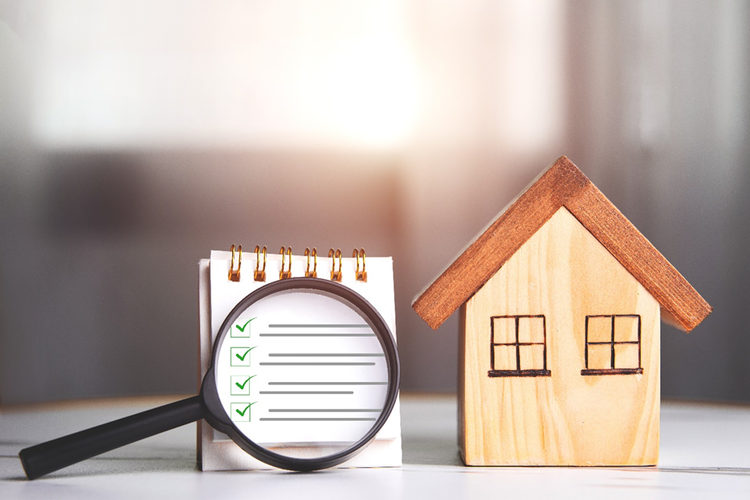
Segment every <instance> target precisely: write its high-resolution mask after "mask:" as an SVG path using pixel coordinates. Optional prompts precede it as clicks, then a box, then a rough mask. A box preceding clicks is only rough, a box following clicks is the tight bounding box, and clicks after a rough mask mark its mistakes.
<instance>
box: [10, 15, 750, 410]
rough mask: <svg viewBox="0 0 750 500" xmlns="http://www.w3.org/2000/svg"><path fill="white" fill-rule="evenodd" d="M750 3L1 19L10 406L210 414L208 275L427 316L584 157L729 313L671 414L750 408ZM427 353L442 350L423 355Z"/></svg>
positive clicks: (432, 366) (406, 328)
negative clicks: (371, 297)
mask: <svg viewBox="0 0 750 500" xmlns="http://www.w3.org/2000/svg"><path fill="white" fill-rule="evenodd" d="M749 138H750V2H746V1H738V0H721V1H708V0H706V1H680V2H676V1H675V2H672V1H667V0H635V1H611V2H599V1H595V0H592V1H576V0H567V1H566V0H547V1H524V0H512V1H505V2H498V1H490V0H474V1H465V0H462V1H458V0H400V1H399V0H372V1H353V0H338V1H336V0H317V1H315V2H310V1H307V0H281V1H279V0H275V1H273V2H271V1H268V0H263V1H260V0H254V1H250V0H245V1H240V0H218V1H211V2H204V1H197V0H196V1H184V0H181V1H176V0H148V1H146V0H24V1H21V0H0V403H1V404H4V405H8V404H24V403H33V402H41V401H50V400H62V399H72V398H98V397H111V396H125V395H144V394H177V393H193V392H194V391H195V390H196V371H197V349H198V348H197V323H198V321H197V318H198V312H197V283H198V267H197V263H198V260H199V259H201V258H205V257H208V256H209V252H210V250H211V249H228V248H229V246H230V244H232V243H243V244H244V245H245V247H246V248H247V247H250V248H253V247H254V246H255V245H256V244H260V245H267V246H268V247H269V248H270V249H272V250H273V249H274V248H278V247H279V246H281V245H291V246H292V247H293V248H294V249H295V251H301V250H303V249H304V248H305V247H306V246H310V247H312V246H317V247H318V249H327V248H329V247H341V248H342V249H351V248H354V247H355V246H363V247H365V248H366V249H367V254H368V255H373V256H375V255H392V256H393V257H394V260H395V272H396V274H395V280H396V284H395V286H396V312H397V324H398V336H399V348H400V352H401V357H402V364H403V370H404V374H403V384H402V389H403V390H404V391H408V392H453V391H455V390H456V374H457V355H456V352H457V344H458V340H457V338H458V326H457V318H456V315H454V317H452V318H451V319H450V320H448V321H447V322H446V323H445V324H444V325H443V326H442V327H441V328H440V329H439V330H438V331H436V332H433V331H432V330H430V329H429V328H428V327H427V326H426V325H425V324H424V323H423V322H422V321H421V319H420V318H419V317H418V316H417V315H416V314H415V313H414V312H413V311H412V310H411V307H410V304H411V301H412V299H413V298H414V297H415V295H416V294H417V293H418V292H419V291H420V290H421V289H422V288H423V287H424V286H426V285H427V284H428V283H430V282H431V280H432V279H433V278H434V277H436V276H437V274H438V273H439V272H440V271H441V270H442V269H443V268H444V267H445V266H446V265H447V264H448V263H450V262H451V261H452V259H453V257H455V256H456V255H457V253H458V252H459V251H460V250H461V249H462V248H463V247H464V245H466V244H467V243H468V242H469V240H470V239H472V238H473V237H474V236H475V235H476V234H477V233H478V232H479V230H480V229H481V228H482V227H484V225H485V224H487V223H488V222H489V221H490V220H492V219H493V217H494V216H495V215H496V214H497V213H498V212H499V211H500V210H501V209H502V208H503V207H504V206H505V205H506V204H507V203H508V202H509V201H510V200H511V199H513V198H514V197H515V196H516V195H517V194H518V193H519V192H520V191H521V190H522V189H523V188H524V187H525V186H526V185H527V184H528V183H529V182H530V181H531V180H532V179H533V178H534V177H535V176H536V175H537V174H538V173H539V172H540V171H542V170H543V169H544V168H545V167H546V166H548V165H549V164H550V163H552V162H553V161H554V160H555V159H556V158H557V157H558V156H560V155H562V154H565V155H567V156H568V157H569V158H570V159H571V160H572V161H573V162H575V163H576V164H577V165H578V166H579V167H580V168H581V169H582V170H583V171H584V172H585V173H586V174H587V175H588V176H589V177H590V178H591V179H592V180H593V181H594V183H595V184H596V185H597V186H598V187H599V188H600V189H601V190H602V191H603V192H604V194H605V195H606V196H607V197H609V198H610V200H612V202H613V203H614V204H615V205H617V206H618V207H619V208H620V210H621V211H622V212H623V213H624V214H625V215H626V216H627V217H628V218H629V219H630V220H631V221H632V222H633V223H634V224H635V225H636V226H637V227H638V228H639V229H640V230H641V232H642V233H644V234H645V236H646V237H647V238H648V239H649V240H651V242H652V243H653V244H654V245H655V246H656V247H657V248H658V249H659V250H660V251H661V252H662V253H663V254H664V255H665V256H666V257H667V259H669V260H670V262H672V264H673V265H674V266H675V267H676V268H677V269H678V270H679V271H680V272H681V273H682V274H683V275H684V276H685V277H686V278H687V279H688V280H689V281H690V282H691V283H692V284H693V285H694V286H695V288H696V289H697V290H698V291H699V292H700V293H701V294H702V295H703V296H704V297H705V298H706V300H707V301H708V302H709V303H711V305H713V306H714V308H715V312H714V313H713V314H712V315H711V316H709V318H708V319H707V320H706V321H705V322H704V323H703V324H701V325H700V326H699V327H698V328H697V329H696V330H695V331H694V332H692V333H691V334H689V335H685V334H684V333H681V332H678V331H677V330H674V329H672V328H671V327H668V326H666V325H664V326H663V335H662V346H663V348H662V361H663V370H662V392H663V396H664V397H667V398H689V399H710V400H730V401H750V368H749V367H748V365H749V364H750V363H748V360H749V359H750V327H748V322H747V316H746V312H747V311H748V309H749V308H750V259H748V257H747V255H748V245H749V244H750V223H748V220H749V218H750V196H748V192H750V141H749V140H748V139H749ZM425 346H429V348H425Z"/></svg>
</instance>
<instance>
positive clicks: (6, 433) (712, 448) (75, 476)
mask: <svg viewBox="0 0 750 500" xmlns="http://www.w3.org/2000/svg"><path fill="white" fill-rule="evenodd" d="M175 399H176V398H175V397H172V398H164V397H160V398H139V399H123V400H100V401H83V402H70V403H58V404H50V405H39V406H28V407H19V408H11V409H8V408H5V409H2V410H0V498H3V499H6V498H19V499H37V498H38V499H42V498H44V499H49V498H55V499H62V500H65V499H68V498H136V497H137V498H139V499H141V500H145V499H149V498H179V499H186V500H187V499H202V498H229V499H232V498H243V499H244V498H292V497H293V496H304V497H305V498H306V499H317V498H325V499H331V498H348V497H356V498H358V499H368V498H388V499H401V498H404V499H406V498H483V497H491V498H497V497H503V498H510V497H512V496H517V497H520V498H575V499H577V500H580V499H584V498H602V497H606V498H614V499H617V498H649V499H650V498H680V499H692V498H722V499H731V498H743V499H747V498H750V432H748V430H749V429H750V406H743V405H719V404H702V403H685V402H670V401H665V402H663V403H662V413H661V456H660V459H659V465H658V467H629V468H624V467H623V468H608V467H591V468H583V467H579V468H575V467H465V466H463V464H462V463H461V460H460V458H459V456H458V449H457V445H456V442H457V437H456V398H455V396H419V395H408V394H407V395H403V396H402V406H401V411H402V433H403V461H404V465H403V466H402V467H400V468H379V469H336V470H328V471H319V472H313V473H296V472H285V471H253V472H200V471H199V470H198V468H197V464H196V452H195V446H196V443H195V434H196V430H195V424H191V425H187V426H184V427H181V428H178V429H174V430H172V431H169V432H166V433H164V434H161V435H158V436H154V437H152V438H148V439H146V440H143V441H141V442H139V443H134V444H132V445H129V446H126V447H124V448H121V449H119V450H115V451H112V452H109V453H106V454H104V455H101V456H99V457H96V458H93V459H90V460H88V461H85V462H82V463H80V464H76V465H74V466H71V467H69V468H67V469H63V470H61V471H58V472H55V473H53V474H50V475H49V476H45V477H43V478H41V479H38V480H35V481H28V480H27V479H25V476H24V473H23V469H22V467H21V464H20V462H19V460H18V451H19V450H20V449H21V448H24V447H27V446H29V445H32V444H36V443H39V442H42V441H45V440H48V439H52V438H55V437H59V436H61V435H64V434H67V433H70V432H75V431H77V430H80V429H83V428H87V427H91V426H94V425H97V424H100V423H103V422H107V421H110V420H114V419H117V418H120V417H123V416H126V415H129V414H132V413H135V412H138V411H142V410H145V409H148V408H151V407H154V406H157V405H160V404H164V403H167V402H170V401H173V400H175Z"/></svg>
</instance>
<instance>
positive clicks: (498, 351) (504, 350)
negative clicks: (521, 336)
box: [492, 345, 518, 370]
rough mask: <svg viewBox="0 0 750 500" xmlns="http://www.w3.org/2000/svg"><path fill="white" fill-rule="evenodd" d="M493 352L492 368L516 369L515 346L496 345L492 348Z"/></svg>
mask: <svg viewBox="0 0 750 500" xmlns="http://www.w3.org/2000/svg"><path fill="white" fill-rule="evenodd" d="M492 350H493V352H494V353H495V363H494V365H493V366H492V369H493V370H518V366H517V365H516V346H511V345H496V346H494V347H493V348H492Z"/></svg>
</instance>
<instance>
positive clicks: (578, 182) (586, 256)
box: [413, 157, 711, 465]
mask: <svg viewBox="0 0 750 500" xmlns="http://www.w3.org/2000/svg"><path fill="white" fill-rule="evenodd" d="M413 308H414V309H415V311H416V312H417V313H418V314H419V315H420V316H421V317H422V319H424V320H425V321H426V322H427V323H428V324H429V325H430V327H432V328H433V329H435V328H437V327H439V326H440V325H441V324H442V323H443V322H444V321H445V320H446V319H447V318H448V316H450V315H451V314H452V313H453V312H454V311H456V309H459V308H460V319H459V322H460V342H459V344H460V354H459V396H458V398H459V448H460V451H461V456H462V458H463V460H464V462H465V463H466V464H467V465H655V464H656V463H657V460H658V455H659V411H660V406H659V404H660V394H659V386H660V373H659V343H660V319H663V320H664V321H666V322H668V323H670V324H672V325H674V326H676V327H678V328H680V329H682V330H684V331H686V332H689V331H690V330H692V329H693V328H695V327H696V326H697V325H698V324H699V323H700V322H701V321H703V319H704V318H705V317H706V316H708V314H709V313H710V312H711V306H709V305H708V303H706V301H705V300H703V298H702V297H701V296H700V295H699V294H698V293H697V292H696V291H695V289H693V287H692V286H691V285H690V284H689V283H688V282H687V281H686V280H685V279H684V278H683V277H682V276H681V275H680V273H678V272H677V270H675V268H674V267H672V265H671V264H670V263H669V262H667V260H666V259H665V258H664V257H663V256H662V255H661V254H660V253H659V252H658V251H657V250H656V249H655V248H654V247H653V246H652V245H651V243H649V242H648V240H646V238H645V237H644V236H643V235H641V233H639V232H638V230H637V229H636V228H635V227H634V226H633V225H632V224H631V223H630V222H629V221H628V220H627V219H626V218H625V217H624V216H623V215H622V213H620V212H619V211H618V210H617V208H615V207H614V205H612V203H610V201H609V200H608V199H607V198H606V197H605V196H604V195H603V194H602V193H601V191H599V190H598V189H597V188H596V187H595V186H594V185H593V184H592V183H591V181H589V179H588V178H587V177H586V176H585V175H584V174H583V173H582V172H581V171H580V170H579V169H578V168H577V167H576V166H575V165H574V164H573V163H572V162H571V161H570V160H568V159H567V158H566V157H561V158H560V159H558V160H557V161H556V162H555V163H554V165H552V166H551V167H550V168H549V169H548V170H546V171H545V172H544V173H543V174H542V175H541V176H540V177H539V178H538V179H537V180H536V181H535V182H534V183H533V184H532V185H531V186H530V187H529V188H528V189H527V190H526V191H525V192H524V193H523V194H522V195H521V196H520V197H519V198H518V199H517V200H516V201H514V202H513V203H512V204H511V205H510V206H508V207H507V208H506V209H505V210H504V211H503V212H502V213H501V214H500V216H499V217H498V218H497V219H496V220H495V221H494V222H493V223H492V224H491V225H490V226H489V228H488V229H487V230H485V231H484V232H483V233H482V234H481V235H479V237H478V238H477V239H476V240H475V241H474V242H473V243H471V244H470V245H469V246H468V248H467V249H466V250H465V251H464V252H463V253H462V254H461V255H460V256H459V257H458V258H457V259H456V260H455V261H454V262H453V263H452V264H451V265H450V266H449V267H448V268H447V269H446V270H445V271H444V272H443V274H442V275H440V276H439V277H438V278H437V279H436V280H435V281H434V282H433V283H432V284H431V285H430V286H429V287H428V288H427V289H426V290H425V291H424V292H423V293H422V294H421V295H420V296H419V297H417V299H416V300H415V301H414V303H413Z"/></svg>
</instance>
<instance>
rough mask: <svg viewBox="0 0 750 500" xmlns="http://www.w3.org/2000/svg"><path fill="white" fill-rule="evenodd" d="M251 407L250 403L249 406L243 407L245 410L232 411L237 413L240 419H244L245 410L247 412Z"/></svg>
mask: <svg viewBox="0 0 750 500" xmlns="http://www.w3.org/2000/svg"><path fill="white" fill-rule="evenodd" d="M252 405H253V403H250V404H249V405H247V406H246V407H245V409H244V410H234V411H236V412H237V413H239V414H240V417H244V416H245V413H247V410H249V409H250V407H251V406H252Z"/></svg>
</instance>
